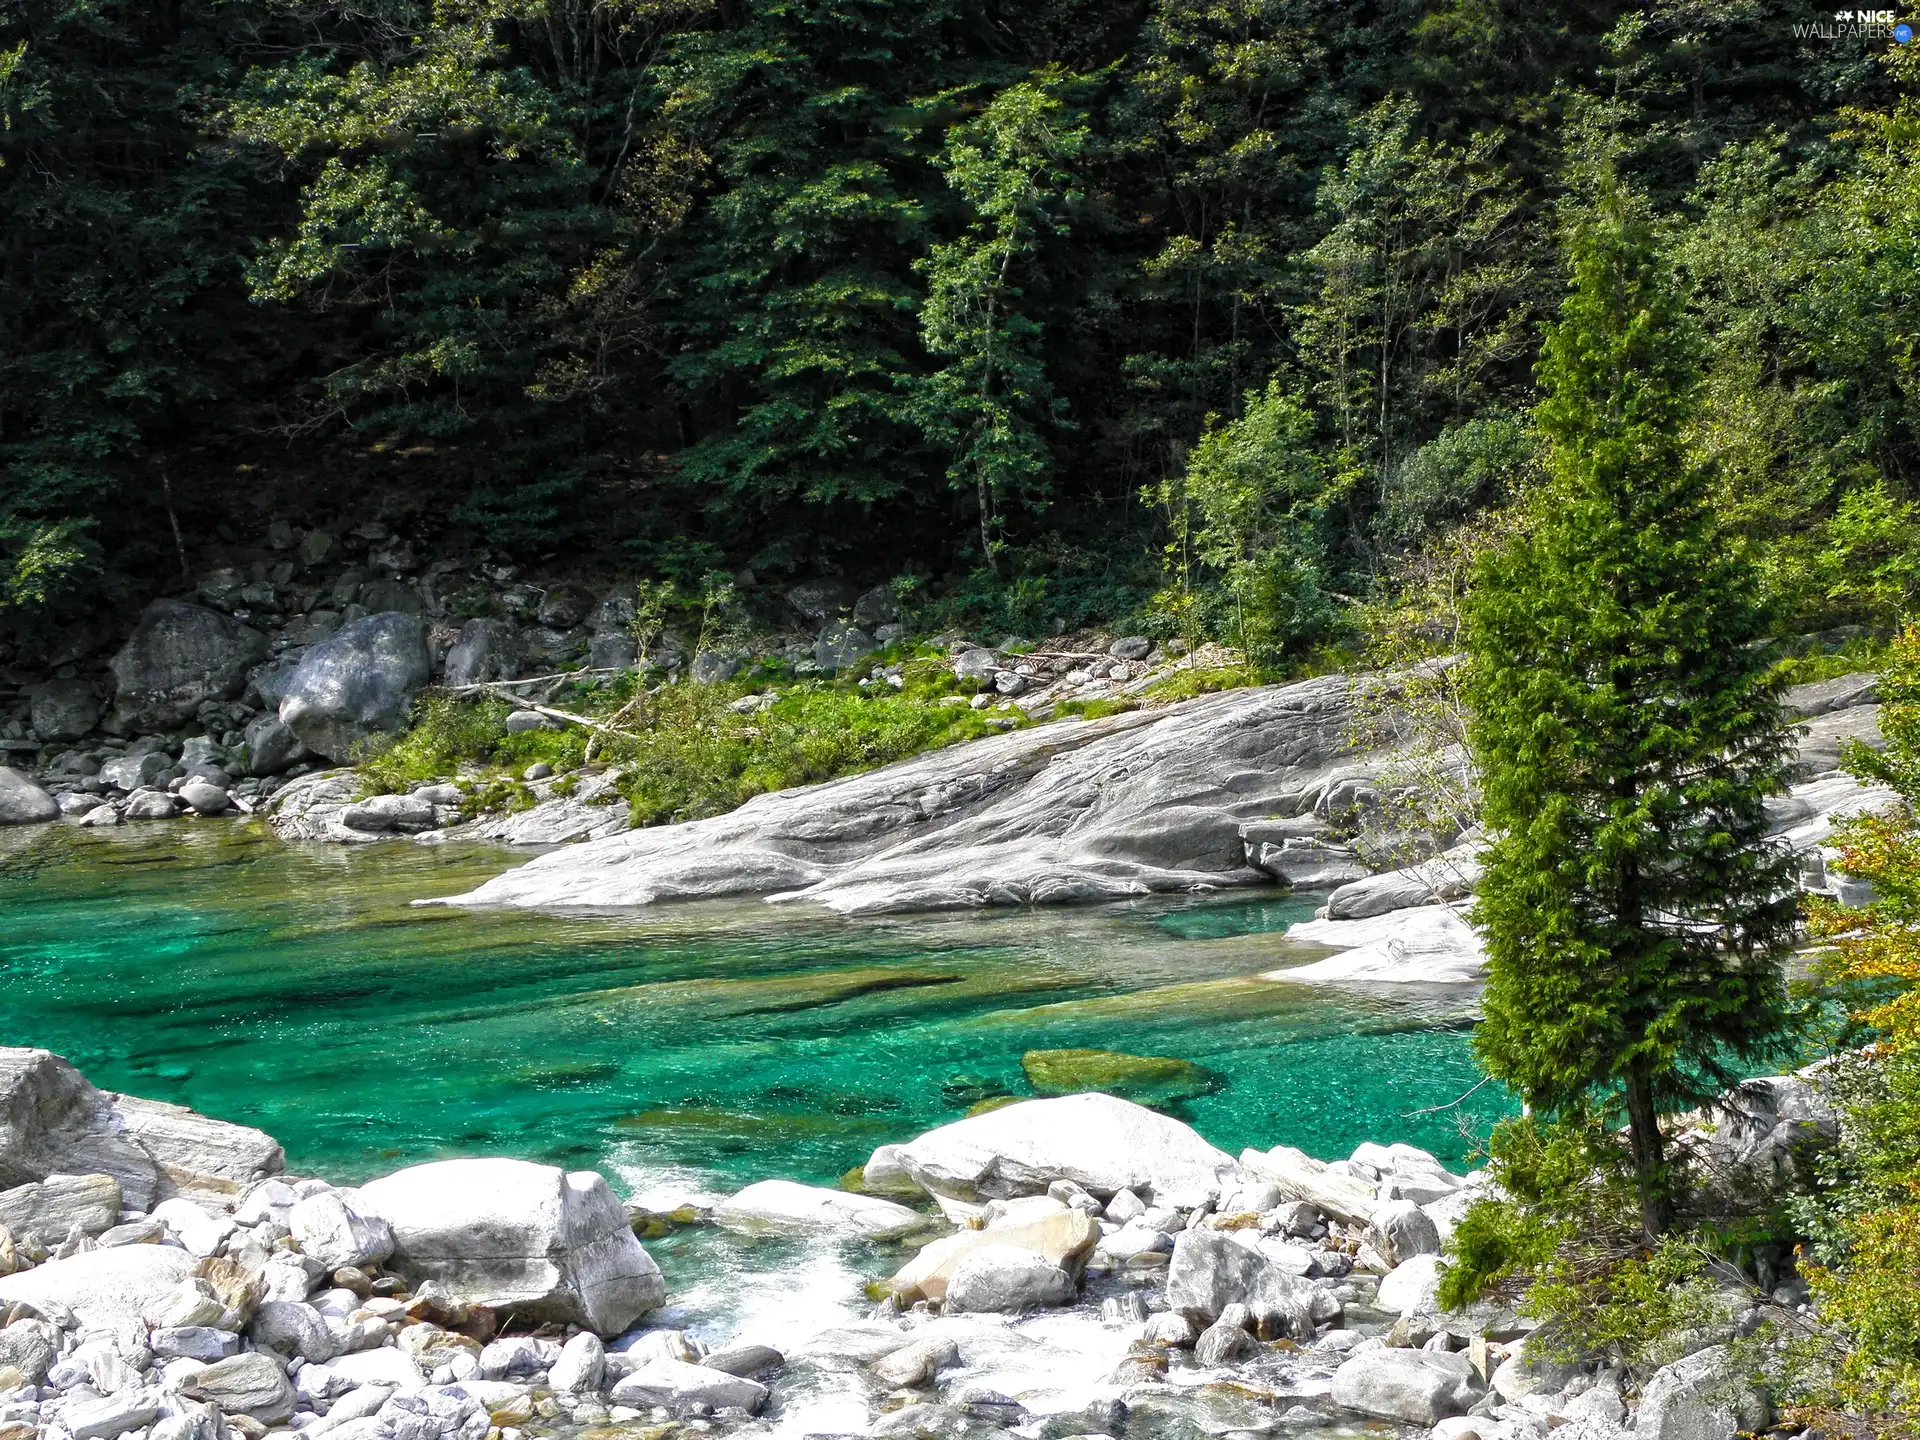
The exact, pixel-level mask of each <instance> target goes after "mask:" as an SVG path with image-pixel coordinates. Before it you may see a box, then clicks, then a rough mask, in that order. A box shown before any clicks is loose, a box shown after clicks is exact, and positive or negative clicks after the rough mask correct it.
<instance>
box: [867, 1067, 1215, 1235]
mask: <svg viewBox="0 0 1920 1440" xmlns="http://www.w3.org/2000/svg"><path fill="white" fill-rule="evenodd" d="M889 1154H890V1158H891V1161H892V1163H894V1164H897V1165H898V1166H899V1167H900V1168H902V1169H903V1170H904V1171H905V1172H906V1173H907V1174H908V1175H909V1176H911V1177H912V1179H913V1180H914V1182H915V1183H916V1184H918V1185H919V1186H920V1187H921V1188H922V1189H924V1190H927V1191H929V1192H930V1193H932V1194H935V1195H942V1196H946V1197H947V1198H949V1199H952V1200H959V1201H962V1202H967V1203H973V1204H984V1203H985V1202H986V1201H988V1200H993V1199H1005V1198H1010V1197H1012V1196H1016V1195H1042V1194H1045V1193H1046V1190H1047V1187H1048V1186H1049V1185H1051V1184H1053V1183H1054V1182H1055V1181H1056V1180H1071V1181H1073V1182H1074V1183H1075V1184H1077V1185H1079V1186H1081V1187H1082V1188H1083V1189H1086V1190H1088V1191H1090V1192H1092V1193H1093V1194H1094V1195H1097V1196H1101V1197H1107V1196H1111V1195H1113V1194H1114V1193H1115V1192H1116V1191H1119V1190H1133V1191H1136V1192H1139V1193H1142V1194H1143V1195H1149V1196H1151V1197H1152V1199H1153V1201H1154V1203H1156V1204H1160V1205H1173V1206H1178V1207H1181V1208H1187V1207H1191V1206H1194V1205H1199V1204H1201V1203H1202V1202H1204V1201H1206V1200H1209V1199H1213V1198H1215V1197H1217V1196H1218V1195H1219V1194H1220V1193H1221V1192H1222V1191H1223V1190H1224V1189H1227V1188H1229V1185H1230V1182H1231V1177H1232V1176H1233V1173H1234V1163H1233V1157H1232V1156H1230V1155H1228V1154H1227V1153H1226V1152H1225V1151H1222V1150H1216V1149H1215V1148H1214V1147H1213V1146H1211V1145H1209V1144H1208V1143H1207V1142H1206V1141H1205V1140H1203V1139H1201V1138H1200V1136H1199V1135H1198V1134H1197V1133H1196V1132H1195V1131H1194V1130H1193V1128H1192V1127H1191V1126H1187V1125H1183V1124H1181V1123H1180V1122H1179V1121H1178V1120H1174V1119H1170V1118H1169V1117H1167V1116H1165V1115H1159V1114H1156V1113H1155V1112H1153V1111H1152V1110H1148V1109H1146V1108H1145V1107H1144V1106H1140V1105H1134V1104H1130V1103H1129V1102H1127V1101H1125V1100H1120V1099H1117V1098H1115V1097H1114V1096H1111V1095H1099V1094H1086V1095H1065V1096H1061V1097H1060V1098H1058V1099H1052V1100H1027V1101H1023V1102H1021V1103H1020V1104H1017V1105H1006V1106H1002V1107H1001V1108H1000V1109H997V1110H990V1111H988V1112H987V1113H986V1114H984V1115H975V1116H972V1117H971V1118H969V1119H966V1120H959V1121H956V1122H954V1123H953V1124H951V1125H942V1126H941V1127H940V1128H939V1129H937V1130H929V1131H928V1132H927V1133H926V1134H924V1135H921V1136H919V1137H918V1138H917V1139H914V1140H912V1141H909V1142H908V1143H907V1144H905V1145H899V1146H894V1147H892V1148H891V1150H890V1152H889Z"/></svg>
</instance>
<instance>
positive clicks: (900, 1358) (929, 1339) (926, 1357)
mask: <svg viewBox="0 0 1920 1440" xmlns="http://www.w3.org/2000/svg"><path fill="white" fill-rule="evenodd" d="M959 1363H960V1347H959V1346H958V1345H956V1344H954V1343H953V1341H952V1340H950V1339H947V1338H946V1337H944V1336H939V1335H922V1336H920V1337H919V1338H917V1339H914V1340H909V1341H908V1342H907V1343H906V1344H904V1345H902V1346H901V1347H900V1348H899V1349H898V1350H894V1351H891V1352H889V1353H888V1354H885V1355H882V1356H881V1357H880V1358H879V1359H878V1360H876V1361H874V1362H873V1364H872V1366H871V1367H870V1368H871V1369H872V1371H873V1376H874V1378H875V1379H876V1380H878V1381H880V1382H881V1383H882V1384H883V1385H891V1386H893V1387H894V1388H895V1389H900V1388H901V1387H903V1386H905V1387H910V1386H915V1385H930V1384H932V1383H933V1380H934V1378H935V1377H936V1376H938V1375H939V1373H940V1372H941V1371H942V1370H946V1369H950V1368H951V1367H953V1366H955V1365H958V1364H959Z"/></svg>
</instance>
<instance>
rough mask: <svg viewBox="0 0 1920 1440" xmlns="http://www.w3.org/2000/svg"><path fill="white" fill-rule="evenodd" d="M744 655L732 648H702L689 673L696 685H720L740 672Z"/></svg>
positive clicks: (744, 661) (694, 658)
mask: <svg viewBox="0 0 1920 1440" xmlns="http://www.w3.org/2000/svg"><path fill="white" fill-rule="evenodd" d="M745 663H746V659H745V657H744V656H741V655H739V654H737V653H735V652H733V651H731V650H702V651H700V652H699V653H697V654H696V655H695V656H694V657H693V666H692V668H691V669H690V670H689V671H688V674H689V675H690V677H691V678H692V680H693V683H694V684H696V685H719V684H723V683H724V682H726V681H728V680H731V679H732V678H733V677H734V676H735V675H738V674H739V673H740V668H741V666H743V665H744V664H745Z"/></svg>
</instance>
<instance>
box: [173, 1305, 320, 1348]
mask: <svg viewBox="0 0 1920 1440" xmlns="http://www.w3.org/2000/svg"><path fill="white" fill-rule="evenodd" d="M247 1338H248V1339H249V1340H251V1341H253V1344H254V1347H255V1348H256V1349H259V1350H272V1351H273V1352H275V1353H276V1354H278V1355H281V1356H284V1357H287V1358H289V1359H291V1358H293V1357H294V1356H298V1357H299V1358H300V1359H302V1360H311V1361H315V1362H317V1363H320V1364H325V1363H326V1362H327V1361H329V1360H331V1359H333V1357H334V1356H335V1355H337V1354H338V1353H339V1352H340V1346H339V1344H338V1343H337V1342H336V1341H335V1339H334V1337H333V1332H332V1331H331V1330H329V1329H328V1328H327V1321H326V1317H325V1316H323V1315H322V1314H321V1313H320V1312H319V1311H318V1310H316V1309H315V1308H314V1307H313V1306H311V1305H308V1304H305V1303H304V1302H302V1301H297V1300H266V1301H262V1302H261V1303H260V1305H259V1306H258V1307H256V1308H255V1310H254V1312H253V1319H252V1320H251V1321H249V1322H248V1323H247ZM196 1358H202V1357H196Z"/></svg>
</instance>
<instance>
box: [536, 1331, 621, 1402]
mask: <svg viewBox="0 0 1920 1440" xmlns="http://www.w3.org/2000/svg"><path fill="white" fill-rule="evenodd" d="M606 1370H607V1348H606V1346H604V1345H602V1344H601V1343H600V1337H599V1336H598V1335H595V1334H594V1333H593V1332H592V1331H591V1330H582V1331H581V1332H580V1333H579V1334H578V1335H576V1336H574V1337H573V1338H572V1339H571V1340H569V1341H567V1343H566V1344H565V1345H563V1346H561V1347H560V1358H559V1359H557V1360H555V1361H554V1362H553V1368H552V1373H551V1374H550V1375H549V1376H548V1380H547V1383H548V1384H549V1385H551V1386H552V1387H553V1388H554V1389H555V1390H556V1391H559V1392H560V1393H561V1394H566V1395H577V1394H585V1393H588V1392H591V1391H595V1390H598V1389H599V1388H600V1381H601V1379H602V1377H604V1376H605V1374H606Z"/></svg>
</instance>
